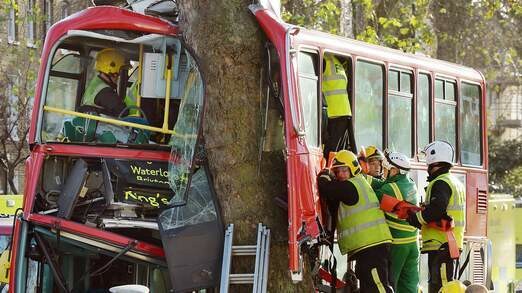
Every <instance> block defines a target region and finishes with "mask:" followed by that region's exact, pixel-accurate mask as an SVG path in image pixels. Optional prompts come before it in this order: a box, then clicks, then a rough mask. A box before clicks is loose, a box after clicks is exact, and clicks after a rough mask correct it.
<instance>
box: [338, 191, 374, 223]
mask: <svg viewBox="0 0 522 293" xmlns="http://www.w3.org/2000/svg"><path fill="white" fill-rule="evenodd" d="M378 207H379V204H378V203H372V202H368V195H366V205H360V206H358V207H356V208H353V209H350V210H344V209H343V210H342V211H339V213H340V214H341V216H342V217H343V218H345V217H349V216H351V215H353V214H357V213H359V212H362V211H364V210H367V209H371V208H378Z"/></svg>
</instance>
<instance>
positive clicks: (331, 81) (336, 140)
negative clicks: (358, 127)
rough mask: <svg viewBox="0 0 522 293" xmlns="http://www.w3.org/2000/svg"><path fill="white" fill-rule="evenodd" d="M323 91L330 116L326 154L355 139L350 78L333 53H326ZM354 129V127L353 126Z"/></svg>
mask: <svg viewBox="0 0 522 293" xmlns="http://www.w3.org/2000/svg"><path fill="white" fill-rule="evenodd" d="M324 65H325V67H324V71H323V80H322V81H323V84H322V92H323V97H324V102H325V104H326V113H327V116H328V123H327V124H328V125H327V134H326V137H327V138H326V139H325V141H324V154H325V157H328V154H329V153H330V152H335V151H337V150H339V149H344V148H345V147H346V146H348V144H349V143H350V140H354V139H353V138H351V137H349V135H351V136H353V133H348V132H347V130H348V129H349V128H350V125H351V124H350V123H351V116H352V110H351V108H350V101H349V99H348V78H347V76H346V72H345V69H344V66H343V64H342V63H341V61H339V59H338V58H337V57H335V56H334V55H332V54H325V55H324ZM352 129H353V128H352Z"/></svg>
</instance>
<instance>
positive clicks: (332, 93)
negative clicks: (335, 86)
mask: <svg viewBox="0 0 522 293" xmlns="http://www.w3.org/2000/svg"><path fill="white" fill-rule="evenodd" d="M323 94H324V96H325V97H329V96H335V95H346V90H331V91H325V92H323Z"/></svg>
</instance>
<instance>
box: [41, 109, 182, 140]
mask: <svg viewBox="0 0 522 293" xmlns="http://www.w3.org/2000/svg"><path fill="white" fill-rule="evenodd" d="M44 110H45V111H49V112H55V113H61V114H66V115H73V116H78V117H82V118H86V119H92V120H96V121H100V122H106V123H110V124H116V125H119V126H128V127H134V128H139V129H143V130H150V131H154V132H160V133H164V134H173V132H174V131H173V130H170V129H163V128H160V127H153V126H148V125H143V124H138V123H133V122H127V121H121V120H118V119H113V118H106V117H101V116H96V115H92V114H86V113H81V112H76V111H70V110H65V109H60V108H56V107H51V106H44Z"/></svg>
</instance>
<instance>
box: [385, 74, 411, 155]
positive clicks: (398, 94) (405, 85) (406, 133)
mask: <svg viewBox="0 0 522 293" xmlns="http://www.w3.org/2000/svg"><path fill="white" fill-rule="evenodd" d="M411 78H412V74H411V72H403V71H398V70H390V71H389V72H388V80H389V82H388V85H389V86H388V148H390V150H394V151H398V152H401V153H403V154H405V155H406V156H408V157H411V155H412V152H411V149H412V147H411V146H412V143H411V132H412V125H413V123H412V108H413V107H412V102H413V91H412V88H411Z"/></svg>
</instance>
